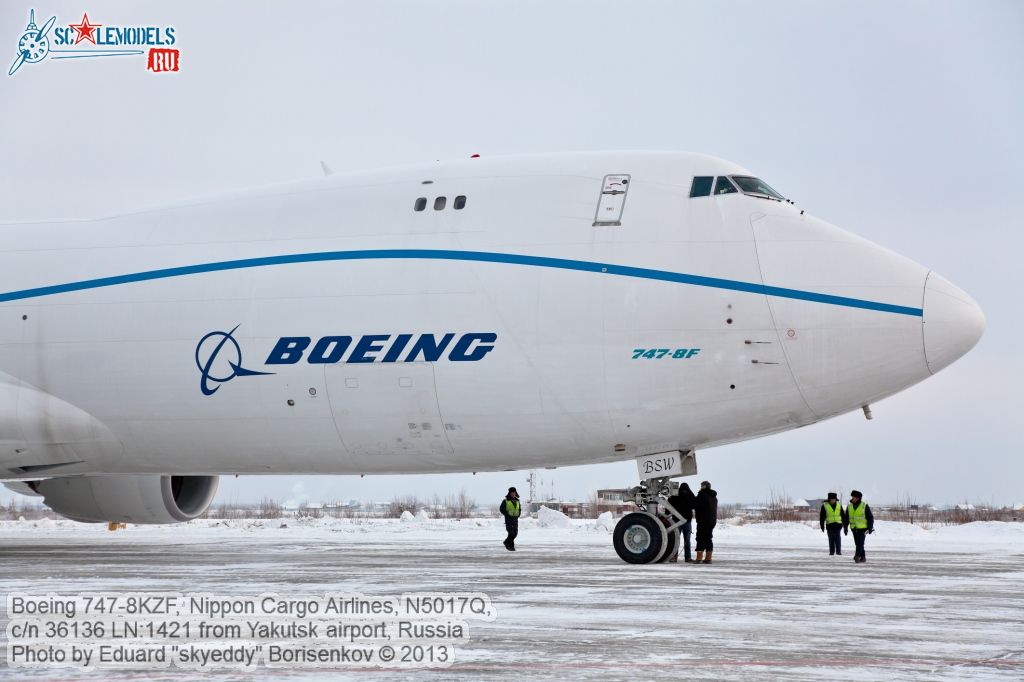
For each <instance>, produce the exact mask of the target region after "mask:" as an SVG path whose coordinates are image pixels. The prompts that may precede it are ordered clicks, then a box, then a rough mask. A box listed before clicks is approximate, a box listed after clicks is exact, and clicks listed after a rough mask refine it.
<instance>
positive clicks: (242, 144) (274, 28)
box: [0, 0, 1024, 503]
mask: <svg viewBox="0 0 1024 682" xmlns="http://www.w3.org/2000/svg"><path fill="white" fill-rule="evenodd" d="M31 7H35V9H36V10H37V19H36V21H37V24H39V25H42V24H43V22H44V21H45V20H46V19H48V18H49V16H51V15H53V14H56V15H57V18H58V23H57V25H58V26H66V25H67V24H69V23H78V22H79V21H80V19H81V17H82V13H83V11H88V13H89V19H90V21H91V22H92V23H94V24H95V23H99V24H105V25H159V26H167V25H171V26H174V27H175V29H176V35H177V38H178V43H177V45H176V47H178V48H179V49H180V50H181V71H180V72H178V73H174V74H153V73H148V72H146V70H145V61H144V58H143V57H117V58H107V59H73V60H63V61H56V60H52V59H50V60H46V61H43V62H41V63H38V64H25V65H23V66H22V68H21V70H20V71H19V72H18V73H17V74H16V75H15V76H14V77H7V75H6V72H7V69H8V68H9V67H10V63H11V62H13V61H14V58H15V57H16V55H17V53H18V49H17V41H18V38H19V37H20V34H21V32H22V31H23V30H24V27H25V24H26V22H27V19H28V10H29V8H31ZM1022 38H1024V3H1022V2H1019V1H1017V0H1008V1H1006V2H994V1H988V2H980V1H979V0H968V1H965V2H936V1H934V0H922V1H920V2H899V1H894V0H885V1H880V2H857V3H829V2H819V1H815V2H785V3H766V2H743V1H740V0H732V1H731V2H729V3H708V2H680V1H678V0H671V1H668V2H637V1H635V0H633V1H631V2H622V1H621V0H620V1H618V2H603V1H597V0H586V1H583V2H555V1H553V0H544V1H537V2H533V1H524V0H520V1H518V2H484V1H477V2H454V1H453V2H442V1H440V0H438V1H435V2H424V1H417V2H414V1H412V0H408V1H406V2H394V1H387V0H373V1H372V2H367V1H365V0H364V1H363V2H325V3H305V2H287V3H285V2H278V3H255V2H190V3H178V2H176V3H160V4H158V3H152V2H103V1H101V0H90V2H89V3H87V4H82V3H80V2H70V3H69V2H53V1H50V2H47V3H46V4H45V5H43V4H35V3H32V2H23V1H21V0H16V1H14V2H4V3H3V5H2V7H0V55H2V54H6V55H7V56H6V57H5V59H7V60H8V61H5V62H3V63H2V64H3V70H2V72H0V111H2V112H3V119H2V120H3V125H2V126H0V220H19V219H35V218H47V217H64V216H92V215H101V214H105V213H111V212H118V211H122V210H125V209H131V208H139V207H145V206H147V205H152V204H160V203H166V202H169V201H174V200H177V199H183V198H187V197H190V196H194V195H197V194H202V195H206V194H214V193H217V192H220V191H224V190H232V189H238V188H242V187H247V186H251V185H260V184H267V183H274V182H280V181H288V180H294V179H296V178H302V177H308V176H312V175H316V174H318V173H319V172H320V167H319V162H320V160H321V159H322V160H324V161H326V162H327V163H328V164H329V165H330V166H332V167H333V168H334V169H336V170H357V169H361V168H368V167H380V166H388V165H393V164H402V163H408V162H419V161H429V160H433V159H449V158H465V157H467V156H469V155H470V154H472V153H477V152H478V153H481V154H485V155H497V154H508V153H521V152H546V151H568V150H585V149H632V148H635V149H667V150H687V151H699V152H705V153H709V154H713V155H716V156H720V157H723V158H726V159H729V160H731V161H734V162H736V163H739V164H741V165H743V166H746V167H747V168H750V169H751V170H753V171H754V172H755V173H757V174H758V175H760V176H761V177H762V178H764V179H765V180H767V181H768V182H769V183H770V184H771V185H773V186H774V187H776V188H778V189H779V190H781V191H782V192H783V193H785V194H786V195H787V196H790V197H792V198H794V199H795V200H796V201H797V203H798V204H799V205H800V206H801V207H803V208H806V209H807V210H808V211H809V212H811V213H813V214H815V215H817V216H819V217H821V218H823V219H825V220H827V221H829V222H832V223H835V224H837V225H840V226H842V227H844V228H846V229H848V230H851V231H854V232H856V233H858V234H860V235H863V236H864V237H866V238H868V239H870V240H872V241H875V242H877V243H879V244H882V245H884V246H887V247H889V248H892V249H894V250H896V251H898V252H900V253H902V254H904V255H907V256H909V257H911V258H913V259H914V260H917V261H918V262H920V263H923V264H925V265H926V266H928V267H931V268H934V269H935V270H936V271H938V272H940V273H941V274H943V275H944V276H946V277H947V278H949V279H950V280H952V281H953V282H954V283H956V284H957V285H959V286H960V287H962V288H963V289H964V290H966V291H967V292H968V293H970V294H971V295H972V296H973V297H974V298H975V299H976V300H977V301H978V302H979V303H980V305H981V306H982V308H983V309H984V311H985V313H986V316H987V318H988V326H987V330H986V333H985V337H984V338H983V339H982V341H981V343H980V344H979V346H978V347H977V348H976V349H975V350H974V351H973V352H971V353H970V354H969V355H967V356H966V357H965V358H964V359H962V360H960V361H959V362H957V363H955V364H954V365H952V366H951V367H950V368H948V369H946V370H945V371H943V372H942V373H940V374H939V375H937V376H935V377H933V378H931V379H929V380H928V381H926V382H924V383H923V384H921V385H919V386H916V387H914V388H912V389H910V390H908V391H906V392H904V393H902V394H900V395H898V396H896V397H893V398H890V399H889V400H886V401H884V402H882V403H879V404H876V405H875V406H874V414H875V419H874V421H872V422H867V421H865V420H864V418H863V416H862V415H861V414H860V413H857V414H851V415H847V416H845V417H841V418H838V419H834V420H832V421H829V422H826V423H823V424H818V425H814V426H811V427H809V428H806V429H801V430H799V431H794V432H790V433H786V434H782V435H777V436H772V437H769V438H765V439H761V440H756V441H751V442H747V443H742V444H738V445H731V446H727V447H723V448H718V449H715V450H709V451H704V452H702V453H700V454H699V456H698V460H699V465H700V473H701V478H709V479H710V480H711V481H712V482H713V483H714V485H715V487H716V488H717V489H718V490H719V495H720V497H721V498H722V499H724V500H726V501H737V500H759V499H764V498H766V497H767V495H768V494H769V490H770V489H772V488H774V489H776V490H785V491H787V492H788V493H789V494H790V495H792V496H794V497H802V496H818V495H823V494H824V493H825V492H827V491H828V490H829V489H832V488H836V487H841V488H842V489H843V490H849V489H850V488H851V487H858V488H860V489H862V490H863V491H865V493H866V496H867V498H868V499H869V500H879V501H882V500H893V499H896V498H897V497H903V496H904V495H910V496H912V497H914V498H916V499H917V500H918V501H921V502H924V501H933V502H952V501H961V500H965V499H967V500H971V501H974V502H995V503H1021V502H1024V448H1022V443H1024V437H1022V435H1021V433H1022V429H1021V422H1020V420H1021V419H1022V416H1021V413H1022V409H1021V408H1022V407H1024V400H1022V398H1021V397H1020V394H1021V381H1022V379H1024V361H1022V354H1024V325H1022V322H1021V321H1022V315H1024V312H1022V306H1021V303H1020V300H1019V297H1020V293H1021V290H1022V288H1024V275H1022V274H1021V272H1022V269H1024V268H1022V266H1021V262H1020V259H1021V258H1022V257H1024V255H1022V254H1024V249H1022V246H1024V237H1022V235H1021V232H1022V229H1024V228H1022V221H1024V208H1022V206H1021V197H1022V196H1024V133H1022V121H1024V39H1022ZM4 45H6V46H7V47H6V48H3V47H2V46H4ZM4 49H6V50H7V51H6V53H4V52H3V50H4ZM525 476H526V472H523V473H521V474H520V473H515V474H487V475H484V474H481V475H478V476H471V475H458V476H455V475H445V476H401V477H372V478H365V479H359V478H355V477H263V478H260V477H242V478H239V479H231V480H225V481H223V482H222V488H221V495H220V497H221V499H223V500H232V499H233V500H238V501H242V500H249V499H258V498H260V497H262V496H264V495H268V496H273V497H276V498H278V499H280V500H288V499H295V500H302V499H310V500H313V501H317V500H321V499H324V500H330V499H341V500H346V499H351V498H360V499H371V498H374V499H377V500H387V499H390V498H391V497H392V496H393V495H396V494H407V493H412V492H419V493H421V494H425V495H427V496H429V495H431V494H433V493H434V492H437V493H440V494H442V495H444V494H446V493H449V492H453V491H456V490H458V489H459V488H460V487H463V486H465V487H466V488H467V489H468V490H469V491H470V493H471V494H472V495H474V496H475V497H476V498H477V499H478V500H480V501H487V502H491V501H496V500H497V499H498V498H500V497H501V495H502V494H503V492H504V489H505V487H507V486H508V485H518V486H519V487H520V490H525ZM541 476H542V478H543V479H544V480H545V481H547V483H546V484H545V493H548V492H549V491H550V487H551V484H552V483H553V485H554V491H555V494H556V495H558V496H559V497H565V498H573V497H575V498H586V496H587V495H588V494H589V493H590V491H591V490H593V489H595V488H599V487H619V486H628V485H634V484H635V483H636V480H635V479H636V471H635V466H634V465H633V463H632V462H626V463H620V464H614V465H602V466H590V467H576V468H570V469H561V470H557V471H542V472H541Z"/></svg>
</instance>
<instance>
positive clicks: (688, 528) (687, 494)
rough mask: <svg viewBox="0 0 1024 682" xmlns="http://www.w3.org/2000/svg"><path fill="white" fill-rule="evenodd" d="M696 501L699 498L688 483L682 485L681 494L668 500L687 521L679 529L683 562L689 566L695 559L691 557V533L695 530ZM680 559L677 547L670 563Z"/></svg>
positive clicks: (680, 485) (680, 486) (680, 487)
mask: <svg viewBox="0 0 1024 682" xmlns="http://www.w3.org/2000/svg"><path fill="white" fill-rule="evenodd" d="M696 501H697V498H696V496H695V495H694V494H693V491H692V490H690V485H689V484H688V483H680V484H679V492H678V493H676V494H675V495H673V496H672V497H670V498H668V503H669V504H671V505H672V506H673V507H674V508H675V510H676V511H677V512H679V513H680V514H681V515H682V517H683V518H684V519H686V523H684V524H683V525H682V526H681V527H680V528H679V536H680V539H681V540H682V542H683V560H684V561H686V563H688V564H692V563H693V559H692V558H691V557H690V533H691V532H692V530H693V505H694V503H695V502H696ZM678 558H679V548H678V547H677V548H676V553H675V555H674V556H673V557H672V558H671V559H669V561H676V560H677V559H678Z"/></svg>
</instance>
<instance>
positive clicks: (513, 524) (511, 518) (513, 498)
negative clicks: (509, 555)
mask: <svg viewBox="0 0 1024 682" xmlns="http://www.w3.org/2000/svg"><path fill="white" fill-rule="evenodd" d="M498 509H499V510H500V511H501V515H502V516H504V517H505V530H507V531H508V537H506V538H505V542H504V545H505V549H507V550H508V551H510V552H514V551H516V536H517V535H519V515H520V514H521V513H522V511H523V507H522V505H521V504H520V503H519V493H518V492H516V489H515V488H509V489H508V494H507V495H505V499H504V500H502V501H501V506H500V507H498Z"/></svg>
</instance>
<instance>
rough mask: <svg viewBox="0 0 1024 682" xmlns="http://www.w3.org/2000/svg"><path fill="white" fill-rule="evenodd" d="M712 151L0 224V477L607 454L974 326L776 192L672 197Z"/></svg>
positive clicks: (766, 403)
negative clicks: (615, 187) (421, 202)
mask: <svg viewBox="0 0 1024 682" xmlns="http://www.w3.org/2000/svg"><path fill="white" fill-rule="evenodd" d="M730 174H741V175H749V174H748V173H746V172H745V171H744V170H743V169H741V168H739V167H737V166H734V165H732V164H729V163H727V162H724V161H721V160H718V159H714V158H711V157H707V156H701V155H694V154H682V153H652V152H609V153H588V154H561V155H544V156H523V157H505V158H494V159H472V160H466V161H459V162H450V163H437V164H432V165H425V166H416V167H408V168H401V169H394V170H386V171H378V172H369V173H363V174H355V175H346V176H330V177H326V178H323V179H318V180H316V181H310V182H306V183H301V184H294V185H289V186H285V187H279V188H274V189H270V190H263V191H257V192H251V193H245V194H240V195H235V196H231V197H227V198H220V199H214V200H209V201H202V202H196V203H191V204H188V205H182V206H176V207H170V208H164V209H159V210H152V211H143V212H138V213H131V214H126V215H120V216H115V217H111V218H105V219H99V220H88V221H69V222H57V223H37V224H18V225H14V224H8V225H2V226H0V248H2V251H0V264H2V267H0V380H2V382H0V427H2V435H0V447H2V451H0V478H27V477H38V476H40V475H67V474H82V473H162V474H168V473H188V474H203V473H306V472H309V473H354V474H361V473H400V472H439V471H484V470H501V469H515V468H527V467H534V466H559V465H570V464H582V463H591V462H601V461H612V460H621V459H626V458H629V457H632V456H634V455H636V454H637V453H639V452H648V451H657V449H658V448H659V447H665V448H667V449H674V448H683V449H689V448H701V447H708V446H712V445H717V444H722V443H727V442H731V441H738V440H743V439H749V438H754V437H758V436H762V435H765V434H769V433H773V432H778V431H783V430H786V429H791V428H795V427H799V426H803V425H806V424H810V423H812V422H816V421H819V420H822V419H825V418H828V417H831V416H834V415H837V414H840V413H843V412H847V411H849V410H854V409H858V408H860V407H861V406H862V405H865V404H868V403H871V402H873V401H876V400H878V399H880V398H883V397H885V396H888V395H891V394H893V393H895V392H897V391H900V390H901V389H904V388H906V387H908V386H910V385H912V384H914V383H916V382H918V381H920V380H922V379H924V378H926V377H928V376H929V375H930V374H932V373H934V372H935V371H938V369H941V368H942V367H943V366H945V365H947V364H949V363H950V362H952V361H953V360H954V359H956V357H959V356H960V355H962V354H963V353H965V352H966V351H967V350H968V349H969V348H970V347H971V346H972V345H973V344H974V343H975V342H976V341H977V338H978V337H979V336H980V334H981V329H982V326H983V318H982V317H981V313H980V311H979V310H978V309H977V306H976V305H975V304H974V303H973V301H971V300H970V299H969V298H968V297H967V296H966V295H965V294H963V293H962V292H960V291H959V290H958V289H956V288H955V287H953V286H952V285H951V284H949V283H948V282H946V281H945V280H943V279H942V278H941V277H938V276H937V275H935V274H933V273H930V272H929V270H928V269H927V268H925V267H922V266H920V265H917V264H916V263H914V262H912V261H910V260H908V259H906V258H903V257H902V256H899V255H897V254H894V253H892V252H890V251H887V250H885V249H883V248H881V247H879V246H876V245H874V244H872V243H869V242H867V241H865V240H863V239H861V238H858V237H856V236H854V235H852V234H849V233H847V232H844V231H842V230H840V229H838V228H836V227H833V226H831V225H828V224H827V223H824V222H822V221H820V220H817V219H815V218H812V217H810V216H808V215H806V214H804V213H803V211H801V210H800V209H799V208H797V207H795V206H793V205H791V204H789V203H786V202H781V201H776V200H770V199H765V198H761V197H757V196H751V195H745V194H742V193H737V192H734V193H731V194H726V195H722V196H703V197H695V198H691V197H690V190H691V185H692V181H693V178H694V176H723V175H730ZM606 176H622V178H626V179H627V181H628V182H627V183H626V184H627V185H628V187H627V186H625V185H621V186H620V188H621V190H620V191H618V192H615V191H612V192H605V193H604V194H603V193H602V192H603V190H607V189H608V187H606V186H605V185H606V184H607V183H608V182H609V180H608V179H607V177H606ZM627 176H628V177H627ZM611 182H614V178H613V179H612V180H611ZM437 197H445V207H444V208H443V209H438V210H435V208H434V206H435V199H436V198H437ZM456 197H465V205H464V207H462V208H459V209H456V208H455V205H456ZM420 198H423V199H425V208H424V210H421V211H417V210H415V208H416V205H417V200H418V199H420ZM623 200H624V203H623ZM460 201H461V200H460ZM599 202H604V203H603V204H602V205H601V207H600V210H599ZM604 214H607V215H604ZM608 216H611V218H612V219H611V220H605V219H604V218H606V217H608ZM616 218H617V219H616ZM605 222H613V223H614V222H617V223H619V224H602V223H605ZM595 223H597V224H595ZM204 339H205V340H204ZM417 344H419V348H418V349H417V350H416V352H415V353H414V352H413V350H414V347H415V346H417ZM460 344H461V345H460ZM651 351H654V352H653V353H651ZM662 351H664V352H662ZM635 356H636V357H635ZM275 360H276V362H274V361H275ZM293 360H294V362H292V361H293ZM311 360H313V361H312V362H311ZM268 361H269V362H268Z"/></svg>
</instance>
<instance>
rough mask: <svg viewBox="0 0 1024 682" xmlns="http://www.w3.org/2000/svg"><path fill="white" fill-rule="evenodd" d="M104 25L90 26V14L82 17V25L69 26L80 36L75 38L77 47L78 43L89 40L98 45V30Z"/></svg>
mask: <svg viewBox="0 0 1024 682" xmlns="http://www.w3.org/2000/svg"><path fill="white" fill-rule="evenodd" d="M102 25H103V24H90V23H89V15H88V14H83V15H82V23H80V24H68V26H70V27H71V28H73V29H75V32H76V33H77V34H78V35H77V36H75V45H77V44H78V43H80V42H82V41H83V40H88V41H89V42H90V43H92V44H93V45H95V44H96V29H97V28H99V27H100V26H102Z"/></svg>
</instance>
